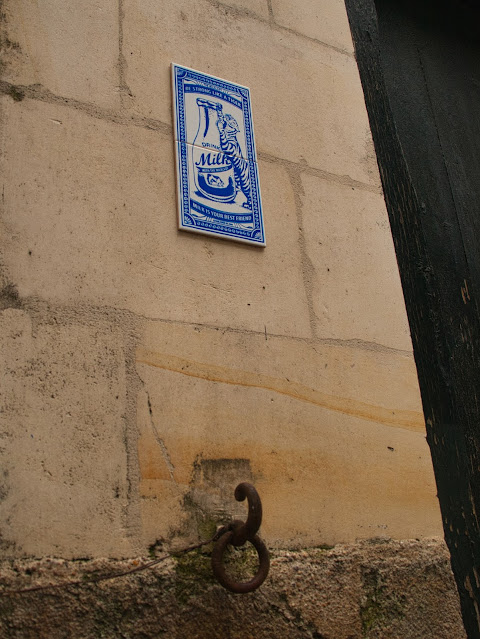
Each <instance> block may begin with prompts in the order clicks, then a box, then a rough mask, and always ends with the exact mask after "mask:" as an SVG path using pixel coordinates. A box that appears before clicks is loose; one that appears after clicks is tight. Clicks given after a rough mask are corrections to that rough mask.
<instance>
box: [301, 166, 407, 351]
mask: <svg viewBox="0 0 480 639" xmlns="http://www.w3.org/2000/svg"><path fill="white" fill-rule="evenodd" d="M302 185H303V189H304V195H303V197H302V201H303V224H304V232H305V242H306V251H307V254H308V256H309V257H310V259H311V261H312V265H313V268H314V270H315V278H314V280H313V286H312V295H313V304H314V310H315V316H316V322H317V334H318V336H319V337H322V338H336V339H359V340H364V341H366V342H373V343H376V344H380V345H383V346H389V347H392V348H398V349H404V350H407V351H411V349H412V345H411V339H410V331H409V327H408V322H407V316H406V311H405V304H404V300H403V294H402V289H401V284H400V277H399V273H398V267H397V262H396V257H395V250H394V246H393V241H392V236H391V231H390V225H389V222H388V217H387V212H386V209H385V202H384V200H383V197H382V196H381V195H377V194H374V193H369V192H368V191H363V190H359V189H355V188H352V187H351V186H344V185H341V184H335V183H333V182H330V181H327V180H323V179H321V178H316V177H313V176H310V175H305V174H304V175H302Z"/></svg>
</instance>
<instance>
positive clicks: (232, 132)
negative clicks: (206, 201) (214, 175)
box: [217, 105, 252, 209]
mask: <svg viewBox="0 0 480 639" xmlns="http://www.w3.org/2000/svg"><path fill="white" fill-rule="evenodd" d="M217 113H218V119H217V127H218V131H219V133H220V148H221V150H222V152H223V153H224V154H225V155H226V157H227V159H228V160H229V162H230V163H231V165H232V168H233V173H234V176H235V186H236V190H237V192H238V191H242V193H243V194H244V195H245V197H246V200H247V201H246V202H244V203H243V206H244V207H245V208H247V209H251V208H252V195H251V189H250V173H249V167H248V161H247V160H245V159H244V157H243V154H242V149H241V148H240V144H239V143H238V140H237V133H238V132H239V131H240V127H239V126H238V123H237V121H236V120H235V118H234V117H233V116H231V115H230V114H228V113H226V114H224V113H223V111H222V107H221V105H218V106H217Z"/></svg>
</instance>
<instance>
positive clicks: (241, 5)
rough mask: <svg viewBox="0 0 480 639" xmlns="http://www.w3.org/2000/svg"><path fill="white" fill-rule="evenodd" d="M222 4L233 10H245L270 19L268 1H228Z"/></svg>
mask: <svg viewBox="0 0 480 639" xmlns="http://www.w3.org/2000/svg"><path fill="white" fill-rule="evenodd" d="M222 4H223V5H224V7H225V6H228V7H231V8H232V9H243V10H247V11H250V12H252V13H253V14H255V15H257V16H259V17H261V18H263V19H268V18H269V15H270V13H269V11H268V0H227V1H226V2H222Z"/></svg>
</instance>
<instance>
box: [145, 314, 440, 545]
mask: <svg viewBox="0 0 480 639" xmlns="http://www.w3.org/2000/svg"><path fill="white" fill-rule="evenodd" d="M137 371H138V373H139V375H140V377H141V379H142V381H143V383H144V387H145V392H146V393H147V400H145V399H142V401H143V402H144V403H145V402H146V403H148V404H149V405H150V408H151V420H152V421H151V424H150V425H148V424H146V426H145V429H146V430H145V432H144V433H143V441H142V446H143V447H146V449H144V450H141V452H140V458H139V461H140V475H141V487H142V488H141V491H142V493H144V492H145V491H148V495H149V498H150V499H153V498H154V497H155V495H157V498H158V499H159V500H160V499H161V498H162V496H163V495H164V492H165V482H167V483H169V484H170V486H171V489H172V490H181V491H184V497H185V499H186V501H185V502H184V503H186V504H189V507H190V511H191V512H190V514H191V519H190V520H189V521H188V520H187V521H185V519H184V518H181V517H180V516H179V515H178V514H177V515H175V513H174V510H173V508H172V509H171V519H170V521H169V523H170V529H171V531H172V534H173V536H175V535H177V534H180V532H182V531H183V532H184V533H185V532H186V531H188V532H189V533H190V535H192V536H194V534H195V533H198V528H197V526H198V521H199V518H200V520H201V521H204V520H205V519H207V520H208V519H209V518H211V519H212V520H216V521H217V522H218V523H220V522H221V520H222V519H225V518H226V517H227V515H228V514H229V512H232V511H231V510H230V509H235V508H236V506H238V505H236V503H235V501H234V499H233V490H234V488H235V485H236V483H238V482H239V481H242V480H248V481H253V482H254V483H255V485H256V486H257V488H258V490H259V492H260V494H261V497H262V501H263V505H264V523H263V526H262V531H263V534H264V535H265V537H266V538H267V540H268V543H270V544H273V545H278V546H285V545H287V546H298V547H301V546H308V545H318V544H322V543H328V544H333V543H337V542H340V541H348V540H352V539H356V538H368V537H375V536H387V537H393V538H400V539H402V538H411V537H421V536H428V535H434V534H441V521H440V515H439V509H438V503H437V500H436V497H435V485H434V479H433V472H432V467H431V460H430V455H429V451H428V447H427V445H426V442H425V432H424V423H423V416H422V413H421V404H420V399H419V393H418V386H417V382H416V374H415V366H414V363H413V359H412V358H411V357H409V356H407V355H404V354H401V353H395V352H393V351H389V352H387V351H385V350H373V349H364V348H363V349H362V348H358V347H357V348H356V347H353V346H346V345H340V344H338V345H334V344H321V343H318V342H314V341H311V342H310V341H306V340H296V339H291V338H282V337H268V339H267V340H265V339H264V338H262V336H260V335H254V334H242V333H238V332H232V331H216V330H214V329H207V328H203V327H196V328H194V327H188V326H175V325H172V324H164V323H158V322H149V323H148V324H147V325H146V329H145V334H144V337H143V339H142V340H141V344H140V345H139V347H138V350H137ZM144 410H146V409H144ZM149 446H150V447H151V450H148V447H149ZM166 459H168V464H167V463H166ZM167 471H168V472H167ZM202 472H203V475H205V474H208V476H209V483H208V486H207V488H205V486H204V485H202V486H203V487H201V486H199V481H200V480H199V476H200V475H202ZM226 477H227V478H228V490H227V487H226V486H225V481H226ZM155 481H156V482H157V485H155ZM204 483H205V482H204ZM215 487H221V488H222V491H223V492H222V499H221V500H220V502H219V501H218V498H217V499H213V498H212V499H211V502H209V499H208V495H209V494H210V493H211V492H213V491H214V490H215ZM199 494H200V495H201V498H200V497H198V495H199ZM205 504H206V505H205ZM209 504H210V505H209ZM243 508H244V507H243ZM192 512H193V513H195V512H196V514H197V516H196V517H195V516H193V515H192ZM233 512H234V514H235V516H238V515H237V512H236V511H233ZM186 514H187V513H186ZM143 525H144V526H146V525H148V515H147V514H144V522H143ZM163 525H164V526H165V523H164V524H163ZM146 539H148V535H146ZM153 541H154V540H152V539H151V540H150V542H149V543H152V542H153Z"/></svg>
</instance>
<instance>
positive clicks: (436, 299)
mask: <svg viewBox="0 0 480 639" xmlns="http://www.w3.org/2000/svg"><path fill="white" fill-rule="evenodd" d="M413 4H415V3H413ZM416 4H417V5H418V3H416ZM443 4H445V11H446V12H448V6H447V3H443ZM346 6H347V11H348V16H349V20H350V26H351V30H352V35H353V39H354V43H355V51H356V58H357V63H358V67H359V71H360V77H361V81H362V85H363V90H364V95H365V102H366V105H367V110H368V114H369V119H370V126H371V130H372V135H373V139H374V143H375V149H376V153H377V160H378V165H379V169H380V175H381V179H382V184H383V189H384V194H385V201H386V205H387V210H388V214H389V218H390V224H391V229H392V235H393V240H394V244H395V250H396V253H397V261H398V266H399V270H400V276H401V280H402V286H403V292H404V297H405V304H406V309H407V314H408V319H409V323H410V330H411V335H412V342H413V349H414V355H415V361H416V365H417V371H418V378H419V384H420V390H421V395H422V402H423V409H424V413H425V420H426V426H427V440H428V443H429V446H430V450H431V454H432V461H433V467H434V472H435V478H436V483H437V490H438V498H439V501H440V508H441V512H442V518H443V526H444V533H445V539H446V542H447V545H448V547H449V550H450V555H451V563H452V569H453V573H454V576H455V579H456V583H457V587H458V591H459V595H460V603H461V607H462V614H463V620H464V625H465V628H466V631H467V634H468V637H469V639H480V523H479V517H480V401H479V400H480V313H479V310H480V309H479V301H480V256H479V247H480V172H479V169H480V166H479V161H480V147H479V140H480V110H479V109H480V106H479V105H480V100H479V99H478V98H479V96H480V91H479V92H477V94H476V98H475V95H473V98H472V95H470V92H471V91H473V93H475V89H474V87H475V83H476V82H477V77H476V76H475V73H476V71H475V68H474V67H475V60H476V57H475V56H476V55H477V54H478V53H479V52H480V50H479V49H478V47H477V49H476V48H475V47H476V46H477V45H476V44H475V42H474V40H475V37H474V36H475V34H474V33H473V32H472V30H471V29H470V26H471V25H467V26H468V28H467V29H466V31H464V32H462V31H461V29H460V28H459V27H458V25H460V24H461V20H459V19H458V16H457V17H456V18H455V20H452V24H454V25H455V29H454V30H452V31H450V32H449V29H448V24H449V23H448V19H447V20H440V21H436V20H432V24H429V20H428V12H427V13H425V12H424V13H423V18H422V19H421V20H420V21H419V19H418V17H419V16H418V15H417V16H415V15H412V13H411V12H409V10H408V7H406V5H404V6H403V8H402V7H401V3H395V2H385V3H381V2H380V0H379V2H378V3H377V8H376V7H375V3H374V1H373V0H346ZM377 9H378V13H377ZM464 9H465V10H466V11H467V12H468V11H470V6H469V3H464ZM472 10H476V9H472ZM442 11H443V9H442ZM442 15H443V17H447V18H448V15H447V13H445V14H442ZM379 16H380V21H379ZM440 17H442V16H440ZM434 23H435V24H434ZM379 24H380V27H379ZM457 27H458V28H457ZM462 38H463V40H462ZM467 40H468V42H467ZM459 42H463V45H464V46H463V45H462V46H463V48H462V47H460V48H461V49H462V51H463V53H462V55H464V57H463V58H462V57H461V55H460V53H459V48H458V43H459ZM445 47H447V49H448V50H447V52H446V53H445V52H444V53H445V55H444V54H442V50H444V49H445ZM450 54H451V55H454V60H453V61H452V60H451V58H449V55H450ZM455 56H456V57H455ZM478 60H479V61H480V56H478ZM448 65H450V67H451V68H450V67H449V66H448ZM445 66H446V67H448V68H446V69H445V74H446V75H445V76H443V75H442V74H443V72H442V67H445ZM478 70H479V71H480V64H478ZM474 76H475V77H474ZM445 77H447V78H450V79H448V81H447V84H446V85H445ZM478 80H480V78H478ZM442 83H443V91H444V92H445V93H448V94H451V95H449V99H443V97H442V95H441V93H442ZM479 86H480V85H479ZM444 97H445V96H444ZM471 99H473V101H474V102H475V99H476V100H477V103H478V104H477V106H476V107H475V104H474V102H473V103H470V102H469V100H471ZM470 108H472V109H473V111H474V112H473V113H471V114H470V115H471V121H470V122H468V121H465V118H467V120H468V113H469V109H470ZM459 114H460V120H461V122H460V124H459ZM462 136H463V138H462Z"/></svg>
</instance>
